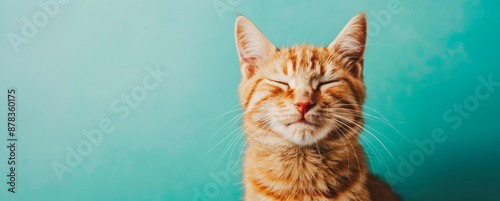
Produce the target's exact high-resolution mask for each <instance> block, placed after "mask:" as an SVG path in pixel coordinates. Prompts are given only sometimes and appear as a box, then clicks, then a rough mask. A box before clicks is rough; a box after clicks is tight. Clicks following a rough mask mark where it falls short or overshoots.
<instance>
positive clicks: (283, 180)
mask: <svg viewBox="0 0 500 201" xmlns="http://www.w3.org/2000/svg"><path fill="white" fill-rule="evenodd" d="M267 135H268V136H270V138H269V139H267V140H268V141H271V142H272V143H269V142H267V143H263V142H262V141H252V140H250V144H249V146H248V148H247V152H246V155H245V160H246V163H245V177H246V179H247V183H248V182H249V183H250V184H259V185H260V186H261V187H262V186H267V187H266V188H271V189H272V188H276V186H280V188H281V190H282V191H281V192H288V191H289V192H290V193H292V192H307V193H306V194H307V195H297V196H295V197H296V198H298V197H300V196H309V195H310V194H311V193H313V194H318V195H321V196H325V197H330V198H335V197H339V196H341V195H344V194H345V193H346V192H350V191H351V190H352V189H356V188H362V187H359V186H360V185H361V186H364V179H365V175H366V174H367V167H366V163H365V156H364V153H363V151H362V147H361V145H360V144H359V143H358V142H357V140H356V139H355V138H352V139H347V138H346V139H343V138H339V139H336V140H335V139H325V140H326V141H323V142H321V143H318V144H313V145H308V146H298V145H291V144H290V143H283V142H281V143H280V142H279V139H280V138H279V137H278V138H272V135H271V134H267ZM281 139H282V138H281ZM328 140H331V141H328ZM273 143H274V144H273ZM278 144H281V145H278ZM264 181H272V182H271V184H268V185H264V184H265V182H264ZM274 181H276V182H277V181H279V182H278V184H273V182H274ZM262 182H264V183H262ZM268 190H269V189H268ZM271 192H272V190H271ZM275 196H280V195H278V194H276V195H275Z"/></svg>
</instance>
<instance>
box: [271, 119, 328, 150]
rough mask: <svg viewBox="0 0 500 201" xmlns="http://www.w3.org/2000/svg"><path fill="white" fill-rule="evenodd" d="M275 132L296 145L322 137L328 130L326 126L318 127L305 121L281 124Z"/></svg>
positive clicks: (308, 142)
mask: <svg viewBox="0 0 500 201" xmlns="http://www.w3.org/2000/svg"><path fill="white" fill-rule="evenodd" d="M279 127H280V128H279V129H277V132H278V133H279V134H280V135H281V136H283V137H284V138H285V139H287V140H288V141H290V142H292V143H294V144H297V145H302V146H306V145H311V144H314V143H316V142H318V141H319V140H321V139H323V138H324V137H325V136H326V135H327V134H328V132H329V131H330V130H329V129H328V128H327V127H318V126H317V125H314V124H311V123H307V122H297V123H293V124H288V125H281V126H279Z"/></svg>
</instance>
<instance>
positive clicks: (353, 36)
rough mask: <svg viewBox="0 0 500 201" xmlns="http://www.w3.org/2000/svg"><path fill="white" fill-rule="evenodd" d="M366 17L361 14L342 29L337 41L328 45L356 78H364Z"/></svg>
mask: <svg viewBox="0 0 500 201" xmlns="http://www.w3.org/2000/svg"><path fill="white" fill-rule="evenodd" d="M366 32H367V26H366V16H365V13H364V12H363V13H360V14H358V15H356V16H354V17H353V18H352V19H351V21H349V22H348V23H347V25H346V26H345V27H344V29H342V31H341V32H340V34H339V35H338V36H337V38H335V40H334V41H333V42H332V43H330V45H328V47H327V50H329V51H330V52H331V53H332V54H334V55H335V56H338V57H339V59H340V60H341V61H342V62H343V64H344V65H345V66H346V67H347V68H349V71H351V72H352V74H353V75H354V76H356V77H362V76H363V54H364V52H365V46H366Z"/></svg>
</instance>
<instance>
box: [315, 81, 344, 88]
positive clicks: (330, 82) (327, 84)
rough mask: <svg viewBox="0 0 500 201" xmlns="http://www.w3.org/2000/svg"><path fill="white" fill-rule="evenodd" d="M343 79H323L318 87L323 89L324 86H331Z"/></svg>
mask: <svg viewBox="0 0 500 201" xmlns="http://www.w3.org/2000/svg"><path fill="white" fill-rule="evenodd" d="M340 81H341V80H338V79H334V80H328V81H323V82H320V83H319V84H318V89H321V87H322V86H331V84H338V83H339V82H340Z"/></svg>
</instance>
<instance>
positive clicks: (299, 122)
mask: <svg viewBox="0 0 500 201" xmlns="http://www.w3.org/2000/svg"><path fill="white" fill-rule="evenodd" d="M291 125H302V126H314V127H318V125H317V124H315V123H313V122H310V121H307V120H306V119H299V120H297V121H295V122H291V123H288V124H286V126H291Z"/></svg>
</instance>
